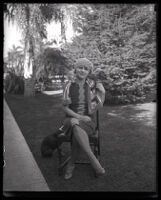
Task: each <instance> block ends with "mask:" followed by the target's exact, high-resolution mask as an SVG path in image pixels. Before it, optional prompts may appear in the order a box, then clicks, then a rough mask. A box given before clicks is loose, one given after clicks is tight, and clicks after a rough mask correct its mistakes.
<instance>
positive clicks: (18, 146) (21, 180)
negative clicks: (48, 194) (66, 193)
mask: <svg viewBox="0 0 161 200" xmlns="http://www.w3.org/2000/svg"><path fill="white" fill-rule="evenodd" d="M3 111H4V112H3V115H4V121H3V123H4V134H3V140H4V143H3V144H4V146H5V148H4V154H3V155H4V160H5V164H4V167H3V191H4V192H5V191H31V192H32V191H49V188H48V185H47V183H46V181H45V179H44V177H43V175H42V173H41V171H40V169H39V167H38V165H37V163H36V161H35V159H34V157H33V155H32V153H31V151H30V149H29V147H28V145H27V143H26V141H25V139H24V137H23V135H22V133H21V131H20V129H19V127H18V125H17V123H16V121H15V119H14V117H13V115H12V113H11V111H10V109H9V107H8V105H7V103H6V101H5V100H4V106H3Z"/></svg>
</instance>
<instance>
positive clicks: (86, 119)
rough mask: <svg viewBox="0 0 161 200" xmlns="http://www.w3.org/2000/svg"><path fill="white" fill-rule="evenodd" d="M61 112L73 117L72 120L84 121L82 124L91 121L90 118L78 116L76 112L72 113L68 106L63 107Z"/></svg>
mask: <svg viewBox="0 0 161 200" xmlns="http://www.w3.org/2000/svg"><path fill="white" fill-rule="evenodd" d="M63 110H64V112H65V113H66V114H67V115H68V116H70V117H73V118H76V119H78V120H79V121H84V122H89V121H91V118H90V117H89V116H87V115H80V114H78V113H76V112H74V111H73V110H71V109H70V108H69V107H68V106H64V107H63Z"/></svg>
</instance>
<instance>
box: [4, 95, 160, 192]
mask: <svg viewBox="0 0 161 200" xmlns="http://www.w3.org/2000/svg"><path fill="white" fill-rule="evenodd" d="M5 99H6V101H7V103H8V105H9V107H10V109H11V111H12V113H13V115H14V117H15V119H16V121H17V123H18V125H19V127H20V129H21V131H22V134H23V136H24V137H25V139H26V142H27V144H28V145H29V148H30V150H31V152H32V153H33V156H34V158H35V160H36V162H37V164H38V166H39V167H40V170H41V172H42V174H43V176H44V178H45V179H46V181H47V183H48V186H49V188H50V190H51V191H133V192H136V191H138V192H155V191H156V116H155V103H151V104H143V105H128V106H104V107H103V109H101V111H100V128H101V163H102V165H103V167H105V169H106V175H105V176H103V177H100V178H97V179H96V178H95V177H94V176H93V171H92V168H91V166H90V165H77V166H76V169H75V171H74V175H73V178H72V179H71V180H68V181H65V180H64V179H63V177H62V176H58V170H57V167H58V160H57V154H56V152H55V153H54V155H53V157H52V158H43V157H41V153H40V144H41V141H42V139H43V138H44V137H45V136H46V135H49V134H51V133H53V132H54V131H55V130H56V129H57V128H58V127H59V126H60V125H61V122H62V119H63V116H64V114H63V112H62V106H61V96H60V95H57V96H52V95H50V96H48V95H45V94H37V95H36V96H35V97H24V96H21V95H5Z"/></svg>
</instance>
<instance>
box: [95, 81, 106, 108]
mask: <svg viewBox="0 0 161 200" xmlns="http://www.w3.org/2000/svg"><path fill="white" fill-rule="evenodd" d="M96 92H97V93H98V95H99V96H100V97H101V101H102V105H103V103H104V101H105V92H106V91H105V89H104V87H103V84H102V83H100V82H96Z"/></svg>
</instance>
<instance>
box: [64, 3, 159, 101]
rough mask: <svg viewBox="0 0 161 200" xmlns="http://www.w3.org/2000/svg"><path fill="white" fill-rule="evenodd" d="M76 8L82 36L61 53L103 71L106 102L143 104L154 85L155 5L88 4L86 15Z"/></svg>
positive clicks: (73, 60) (65, 47) (81, 7)
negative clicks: (87, 60) (78, 11)
mask: <svg viewBox="0 0 161 200" xmlns="http://www.w3.org/2000/svg"><path fill="white" fill-rule="evenodd" d="M79 7H80V15H81V17H80V18H81V19H79V22H81V23H82V26H81V27H82V34H81V35H80V36H77V37H76V38H75V39H74V40H73V43H72V44H66V45H64V47H63V52H64V54H65V55H66V56H67V58H68V59H70V60H71V61H72V62H73V63H74V62H75V60H76V59H77V58H79V57H87V58H88V59H89V60H91V61H92V62H93V63H94V67H95V69H96V70H97V71H98V69H100V70H101V71H102V72H103V74H104V75H103V76H102V78H101V79H102V81H103V84H104V86H105V88H106V91H107V94H106V101H107V102H118V103H119V102H120V103H130V102H131V103H134V102H142V101H144V99H145V98H146V94H147V91H148V90H149V91H151V90H153V89H154V88H155V84H156V75H155V74H156V35H155V33H156V13H155V11H154V5H151V4H149V5H144V4H141V5H135V4H94V5H92V4H91V5H87V7H90V8H91V10H90V9H88V10H86V12H82V9H83V8H84V6H83V5H82V6H81V5H79ZM89 10H90V11H89ZM151 71H153V74H154V76H153V78H152V79H153V83H151V81H149V78H150V75H149V74H151ZM144 79H145V80H146V81H143V80H144ZM150 79H151V78H150ZM148 82H149V83H148ZM147 83H148V84H147Z"/></svg>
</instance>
